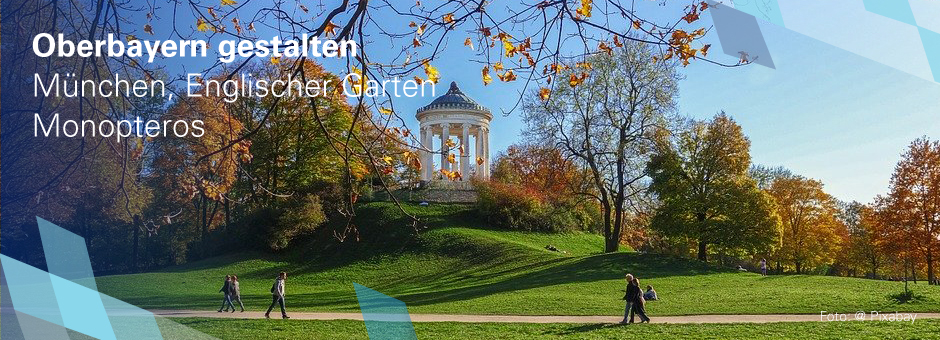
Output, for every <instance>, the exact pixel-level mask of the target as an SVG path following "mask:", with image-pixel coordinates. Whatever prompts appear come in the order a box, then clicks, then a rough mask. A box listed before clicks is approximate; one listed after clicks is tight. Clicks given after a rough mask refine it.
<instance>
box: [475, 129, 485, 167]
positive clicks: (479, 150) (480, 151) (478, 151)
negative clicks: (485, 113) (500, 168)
mask: <svg viewBox="0 0 940 340" xmlns="http://www.w3.org/2000/svg"><path fill="white" fill-rule="evenodd" d="M474 144H475V145H474V146H475V147H476V151H475V152H474V153H473V157H474V159H473V164H474V165H473V168H474V169H476V177H477V178H483V164H482V162H477V158H479V159H481V160H482V159H483V127H482V126H479V125H478V126H477V138H476V143H474Z"/></svg>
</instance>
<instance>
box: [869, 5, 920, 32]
mask: <svg viewBox="0 0 940 340" xmlns="http://www.w3.org/2000/svg"><path fill="white" fill-rule="evenodd" d="M863 3H864V4H865V9H866V10H867V11H869V12H872V13H875V14H880V15H882V16H885V17H888V18H891V19H894V20H897V21H900V22H903V23H906V24H911V25H914V26H916V25H917V20H916V19H914V11H913V10H911V4H910V3H908V2H907V0H863Z"/></svg>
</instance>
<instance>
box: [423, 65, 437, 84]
mask: <svg viewBox="0 0 940 340" xmlns="http://www.w3.org/2000/svg"><path fill="white" fill-rule="evenodd" d="M424 74H425V75H427V76H428V81H430V82H432V83H435V84H437V83H438V81H439V80H441V73H440V72H438V71H437V69H436V68H434V66H431V63H429V62H428V61H427V60H425V61H424Z"/></svg>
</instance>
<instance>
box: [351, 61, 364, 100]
mask: <svg viewBox="0 0 940 340" xmlns="http://www.w3.org/2000/svg"><path fill="white" fill-rule="evenodd" d="M352 74H356V75H358V77H351V78H350V80H351V81H352V84H353V86H352V89H353V91H355V92H356V94H357V95H358V94H362V91H363V90H365V87H366V82H367V81H368V78H366V75H365V74H364V73H363V72H362V70H360V69H359V68H358V67H355V66H353V67H352ZM355 79H358V81H356V80H355Z"/></svg>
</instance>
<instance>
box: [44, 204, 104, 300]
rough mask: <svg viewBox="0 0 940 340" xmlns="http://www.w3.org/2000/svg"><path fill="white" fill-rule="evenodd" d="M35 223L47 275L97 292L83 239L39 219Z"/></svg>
mask: <svg viewBox="0 0 940 340" xmlns="http://www.w3.org/2000/svg"><path fill="white" fill-rule="evenodd" d="M36 223H37V224H38V225H39V236H40V237H41V238H42V250H43V253H45V256H46V267H48V268H49V273H50V274H53V275H56V276H58V277H61V278H64V279H67V280H71V281H72V282H75V283H78V284H80V285H82V286H85V287H88V289H91V290H98V285H97V284H95V273H94V272H93V271H92V269H91V259H90V258H89V257H88V247H87V246H86V245H85V239H84V238H83V237H81V236H78V235H75V234H74V233H72V232H70V231H68V230H65V229H62V228H60V227H59V226H57V225H55V224H53V223H52V222H49V221H46V220H44V219H42V218H39V217H36Z"/></svg>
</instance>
